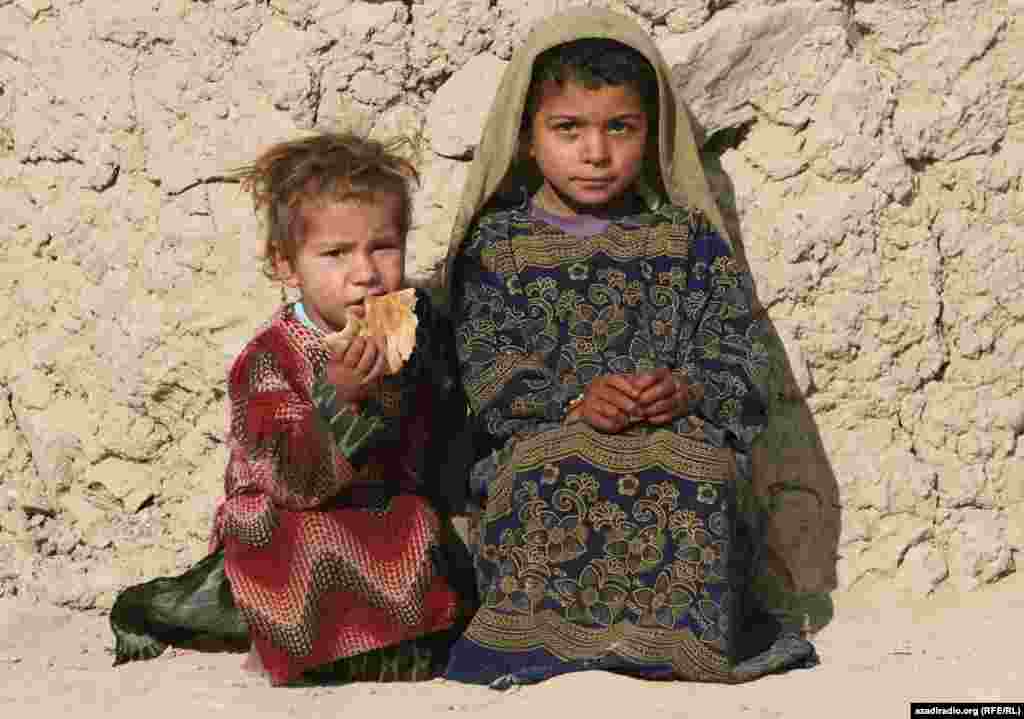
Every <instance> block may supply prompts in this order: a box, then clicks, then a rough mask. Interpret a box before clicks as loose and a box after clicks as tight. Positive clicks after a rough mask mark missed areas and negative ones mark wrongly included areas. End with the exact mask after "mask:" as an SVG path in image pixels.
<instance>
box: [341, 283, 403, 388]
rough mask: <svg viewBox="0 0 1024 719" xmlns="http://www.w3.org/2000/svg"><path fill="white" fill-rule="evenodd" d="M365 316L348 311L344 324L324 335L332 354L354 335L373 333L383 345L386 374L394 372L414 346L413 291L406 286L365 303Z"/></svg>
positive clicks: (354, 336) (368, 298)
mask: <svg viewBox="0 0 1024 719" xmlns="http://www.w3.org/2000/svg"><path fill="white" fill-rule="evenodd" d="M364 308H365V310H366V318H365V319H362V318H359V317H356V316H354V315H353V314H351V313H349V314H348V318H347V320H346V322H345V327H344V328H343V329H342V330H341V331H340V332H334V333H332V334H329V335H327V336H326V337H324V343H325V344H326V345H327V349H328V350H330V351H331V353H332V354H341V353H342V352H344V351H345V350H346V349H348V346H349V343H351V341H352V340H353V339H355V338H356V337H363V336H372V337H376V338H377V339H380V340H382V344H383V345H384V347H385V354H386V357H385V359H386V361H387V370H386V372H387V374H395V373H397V372H398V371H399V370H400V369H402V366H403V365H404V364H405V363H406V362H407V361H408V360H409V357H410V356H411V355H412V351H413V349H414V348H415V347H416V327H417V325H418V324H419V320H418V319H417V318H416V312H415V308H416V290H415V289H413V288H409V289H406V290H399V291H398V292H390V293H388V294H386V295H380V296H377V297H367V298H366V301H365V302H364Z"/></svg>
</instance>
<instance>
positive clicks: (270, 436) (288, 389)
mask: <svg viewBox="0 0 1024 719" xmlns="http://www.w3.org/2000/svg"><path fill="white" fill-rule="evenodd" d="M285 351H293V350H290V348H288V350H285ZM281 352H282V350H281V348H278V347H276V346H271V345H270V343H269V342H257V343H255V344H253V345H250V346H249V347H247V348H246V350H245V352H244V353H243V354H242V356H240V357H239V359H238V360H237V361H236V362H235V365H234V367H233V368H232V371H231V375H230V378H229V387H228V396H229V400H230V405H231V434H230V437H229V450H230V458H229V462H228V468H227V473H226V477H225V490H226V493H227V495H228V496H229V497H231V496H235V495H238V494H247V493H257V494H259V495H262V496H264V497H265V498H266V499H268V500H269V501H270V502H271V503H272V504H273V505H274V506H278V507H283V508H285V509H290V510H304V509H312V508H314V507H317V506H319V505H321V504H323V503H324V502H326V501H328V500H330V499H331V498H332V497H334V496H335V495H337V494H338V493H339V492H340V491H341V490H342V489H344V488H345V487H346V486H348V485H349V484H350V483H351V482H352V480H353V478H354V477H355V467H354V466H353V465H352V463H351V462H350V461H349V460H348V459H347V458H346V457H345V456H344V455H343V454H341V453H339V452H337V451H336V450H335V449H334V447H333V445H332V443H331V442H330V441H329V435H328V433H327V431H325V426H324V423H323V422H322V420H321V419H320V418H319V416H318V415H317V412H316V410H315V408H314V405H313V403H312V402H311V401H310V400H309V398H308V397H307V396H303V394H302V393H300V392H299V391H297V389H296V388H295V387H293V386H292V385H291V384H290V383H289V381H288V380H289V377H288V373H287V371H286V370H285V365H286V364H287V362H288V360H287V358H285V357H282V356H281Z"/></svg>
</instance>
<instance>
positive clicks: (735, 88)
mask: <svg viewBox="0 0 1024 719" xmlns="http://www.w3.org/2000/svg"><path fill="white" fill-rule="evenodd" d="M565 4H566V3H563V2H561V0H527V1H525V2H513V1H512V0H413V1H411V2H373V3H367V2H359V1H352V0H270V1H269V2H266V1H265V0H259V1H257V0H205V1H200V0H149V1H148V2H137V1H136V0H120V1H115V0H0V593H5V594H11V593H20V594H22V595H29V596H37V597H39V598H41V599H43V600H45V601H51V602H55V603H60V604H67V605H70V606H77V607H91V606H100V607H102V606H109V604H110V602H111V600H112V597H113V594H114V592H116V591H117V590H118V589H119V588H120V587H122V586H124V585H125V584H128V583H133V582H135V581H139V580H141V579H144V578H148V577H151V576H154V575H157V574H161V573H168V572H173V571H176V570H178V569H181V568H183V567H185V566H186V565H187V564H188V563H190V562H192V561H193V560H195V559H197V558H198V557H200V556H202V555H203V554H204V552H205V548H206V544H205V543H206V539H207V535H208V531H209V526H210V518H211V513H212V511H213V507H214V504H215V501H216V498H217V496H218V494H219V492H220V487H221V477H222V472H223V468H224V463H225V458H226V453H225V450H224V438H225V437H224V433H225V423H226V415H225V397H224V386H223V380H224V376H225V372H226V368H227V365H228V363H229V362H230V360H231V359H232V357H233V356H234V355H235V353H236V352H237V351H238V349H239V348H240V347H241V345H242V343H243V342H244V341H245V340H246V338H248V337H249V336H250V334H251V332H252V331H253V329H254V328H255V327H256V325H257V324H259V323H260V322H261V321H262V320H263V319H265V317H267V316H268V314H269V313H270V312H271V311H272V310H273V309H274V307H275V306H276V305H277V303H278V302H280V300H281V294H280V290H279V289H278V288H276V287H275V286H273V285H272V284H271V283H269V282H268V281H267V280H266V279H265V278H263V277H262V275H260V273H259V269H258V267H259V264H258V262H259V261H258V257H257V251H258V242H257V225H256V221H255V218H254V217H253V215H252V212H251V209H250V208H249V206H248V205H247V204H246V200H245V198H244V197H243V196H242V195H241V194H240V193H239V191H238V187H237V186H236V185H233V184H229V183H226V182H224V181H223V180H222V176H223V174H224V172H225V171H226V170H227V169H230V168H232V167H234V166H236V165H238V164H239V163H241V162H244V161H245V160H247V159H250V158H251V157H253V155H254V153H255V152H257V151H258V150H259V149H260V148H261V147H263V146H265V145H266V144H268V143H270V142H273V141H276V140H280V139H284V138H288V137H291V136H293V135H295V133H297V132H301V131H303V130H308V129H310V128H313V127H349V128H353V127H355V128H361V129H363V130H365V131H368V132H372V133H374V134H377V135H387V134H390V133H393V132H402V133H405V134H408V135H411V136H413V137H414V138H416V141H417V157H418V161H419V163H420V166H421V168H422V170H423V174H424V179H425V181H424V189H423V190H422V191H420V192H419V193H418V195H417V200H416V217H415V227H414V230H413V233H412V238H411V243H412V244H411V251H410V256H409V263H410V264H409V272H410V274H411V275H413V276H416V277H426V276H428V275H430V274H431V272H432V270H433V268H434V267H435V266H436V265H437V263H438V261H439V259H440V258H441V256H442V254H443V251H444V244H445V242H446V238H447V231H448V225H449V223H450V220H451V216H452V213H453V211H454V209H455V203H456V201H457V198H458V194H459V189H460V186H461V183H462V182H463V180H464V177H465V172H466V169H467V166H468V162H467V160H468V159H469V158H470V157H471V155H472V151H473V148H474V146H475V144H476V142H477V139H478V137H479V133H480V129H481V126H482V121H483V114H484V112H485V111H486V109H487V107H488V105H489V103H490V100H491V97H492V96H493V92H494V90H495V88H496V85H497V82H498V77H499V75H500V71H501V69H502V67H503V66H504V64H505V62H506V61H507V59H508V58H509V56H510V53H511V51H512V50H513V48H514V47H515V46H516V44H517V43H518V42H519V40H520V38H521V37H522V34H523V32H524V30H525V28H527V27H528V26H529V25H530V23H531V22H532V21H533V20H534V19H535V18H537V17H540V16H542V15H544V14H546V13H548V12H550V11H551V10H553V9H556V8H559V7H562V6H564V5H565ZM612 6H613V7H615V8H616V9H619V10H621V11H622V12H625V13H627V14H630V15H632V16H634V17H636V18H637V19H638V20H639V21H640V22H641V23H642V24H644V25H645V26H646V27H647V28H648V29H649V30H650V31H651V32H652V33H653V34H654V35H655V37H656V38H657V40H658V43H659V45H660V46H661V47H662V49H663V51H664V53H665V55H666V57H667V58H668V60H669V62H670V64H671V65H672V67H673V72H674V81H675V83H676V85H677V87H678V88H679V89H680V93H681V95H682V96H683V97H684V98H685V99H686V100H687V101H688V102H689V103H690V105H691V107H692V109H693V111H694V113H695V115H696V116H697V118H698V119H699V121H700V123H701V125H702V126H703V128H704V131H705V139H706V144H705V151H706V156H707V161H708V167H709V170H710V171H711V172H712V173H713V176H714V179H715V185H716V188H717V189H718V190H719V191H720V199H721V201H722V204H723V206H725V207H726V209H727V210H728V211H730V212H731V214H732V220H733V222H734V223H735V225H734V228H735V231H736V234H737V235H738V236H740V237H741V238H742V244H743V247H744V248H745V254H746V258H747V260H748V262H749V263H750V265H751V266H752V268H753V271H754V274H755V277H756V281H757V288H758V295H759V299H760V301H761V303H762V304H763V305H764V307H766V308H767V310H768V314H769V317H770V318H771V321H772V325H773V327H774V329H775V335H776V338H777V340H778V343H777V347H776V349H777V351H776V353H775V358H776V370H777V372H776V381H775V385H774V387H773V396H772V401H773V405H774V410H775V414H776V417H777V418H778V419H777V421H776V422H775V424H774V425H773V428H772V430H771V431H770V432H769V434H768V436H767V437H766V438H765V440H764V442H762V444H761V446H760V447H759V448H758V452H757V453H756V455H755V474H756V476H757V482H758V488H759V493H760V494H761V496H762V498H764V499H766V500H767V501H768V503H769V504H770V505H771V506H772V507H773V509H774V514H773V517H774V519H773V524H772V527H771V529H770V538H771V541H772V545H773V556H774V559H773V560H772V561H773V562H774V564H775V568H776V570H777V572H776V573H777V574H778V575H779V576H782V577H784V579H785V582H786V583H788V584H790V585H791V588H795V589H796V590H797V591H798V592H801V593H804V594H807V595H812V594H818V595H821V594H824V593H827V592H828V591H830V590H832V589H839V590H840V591H847V590H851V589H853V588H856V587H858V586H869V585H879V586H883V587H886V588H890V589H891V590H892V591H894V592H895V591H909V592H911V593H914V594H927V593H929V592H931V591H934V590H936V589H937V588H938V589H944V588H948V589H946V590H948V591H967V590H970V589H973V588H975V587H977V586H979V585H980V584H984V583H987V582H991V581H994V580H996V579H998V578H999V577H1000V576H1002V575H1005V574H1007V573H1009V572H1012V571H1013V570H1014V568H1015V561H1019V559H1020V556H1021V554H1020V553H1021V551H1022V550H1024V436H1022V433H1024V387H1022V385H1024V322H1022V320H1024V188H1022V180H1021V174H1022V169H1024V53H1022V52H1020V49H1021V48H1022V47H1024V2H1021V0H954V1H951V2H941V1H940V0H877V1H876V2H860V1H856V2H855V1H853V0H849V1H848V2H829V1H821V2H814V1H812V0H774V1H772V0H740V1H739V2H732V3H730V2H721V1H720V0H676V1H674V2H673V1H670V0H629V1H627V2H624V3H622V2H617V3H613V4H612Z"/></svg>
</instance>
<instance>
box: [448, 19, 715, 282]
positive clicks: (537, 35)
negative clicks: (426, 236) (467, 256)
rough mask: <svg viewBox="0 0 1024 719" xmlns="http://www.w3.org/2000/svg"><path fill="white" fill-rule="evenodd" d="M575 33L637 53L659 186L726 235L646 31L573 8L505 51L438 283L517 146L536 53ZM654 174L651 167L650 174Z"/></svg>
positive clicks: (684, 113) (689, 130)
mask: <svg viewBox="0 0 1024 719" xmlns="http://www.w3.org/2000/svg"><path fill="white" fill-rule="evenodd" d="M583 38H604V39H610V40H617V41H618V42H621V43H623V44H625V45H629V46H630V47H632V48H634V49H636V50H637V51H639V52H640V53H641V54H642V55H643V56H644V57H645V58H647V61H648V62H650V63H651V66H652V67H653V68H654V71H655V73H656V74H657V76H658V122H659V127H658V165H659V169H660V183H659V184H660V185H663V187H658V188H656V189H657V190H663V191H664V192H665V193H666V194H667V195H668V199H669V201H670V202H672V204H674V205H678V206H681V207H694V208H697V209H700V210H702V211H703V212H704V214H705V215H706V216H707V218H708V219H709V220H710V221H711V223H712V224H713V225H714V226H715V227H716V228H717V229H718V231H719V232H720V233H721V235H722V237H723V238H724V239H725V240H726V242H728V241H729V235H728V232H727V231H726V227H725V223H724V222H723V221H722V215H721V212H720V211H719V209H718V205H717V204H716V203H715V200H714V196H713V195H712V194H711V190H710V188H709V187H708V181H707V178H706V177H705V176H704V168H703V166H702V165H701V162H700V155H699V153H698V150H697V142H696V139H695V137H694V132H693V127H692V119H691V115H690V111H689V109H688V108H687V107H686V106H685V105H684V104H683V103H682V102H680V101H678V100H677V99H676V95H675V92H674V91H673V89H672V85H671V83H670V82H669V69H668V66H667V65H666V64H665V60H664V58H663V57H662V56H661V53H660V52H659V51H658V48H657V47H656V46H655V44H654V41H653V40H652V39H651V37H650V36H649V35H648V34H647V33H646V32H644V29H643V28H642V27H640V26H639V25H638V24H636V23H635V22H634V21H633V20H631V19H629V18H628V17H626V16H624V15H620V14H618V13H614V12H611V11H609V10H603V9H599V8H587V7H577V8H573V9H571V10H567V11H565V12H562V13H558V14H556V15H552V16H551V17H549V18H547V19H545V20H542V21H541V22H539V23H538V24H537V25H535V26H534V27H533V28H532V29H531V30H530V34H529V35H528V36H527V37H526V41H525V42H524V43H523V45H522V46H521V47H520V48H519V49H518V50H517V51H516V52H515V54H514V55H513V56H512V60H511V62H510V63H509V65H508V67H507V68H506V69H505V74H504V75H503V76H502V78H501V84H500V85H499V86H498V92H497V94H496V95H495V98H494V104H493V105H492V106H491V112H490V115H489V116H488V118H487V124H486V125H485V126H484V131H483V136H482V138H481V140H480V145H479V146H478V147H477V149H476V153H475V155H474V157H473V163H472V165H470V169H469V176H468V178H467V180H466V184H465V185H464V187H463V190H462V200H461V203H460V205H459V211H458V214H456V216H455V224H454V225H453V227H452V234H451V240H450V241H449V244H448V258H447V261H446V263H445V272H444V278H443V281H444V285H445V287H447V286H448V283H449V282H450V280H451V267H452V263H453V261H454V259H455V256H456V254H457V252H458V249H459V247H460V246H461V245H462V241H463V239H464V238H465V235H466V231H467V230H468V229H469V226H470V224H471V223H472V221H473V218H474V217H475V216H476V213H477V212H479V211H480V209H481V208H483V207H484V205H485V204H486V203H487V202H488V200H490V199H491V198H492V197H493V196H494V195H495V193H496V192H497V191H498V189H499V187H501V185H502V183H503V181H504V180H505V177H506V174H507V173H508V172H509V170H510V169H511V168H512V165H513V162H514V161H515V159H516V157H517V154H518V152H519V147H518V144H519V134H520V126H521V121H522V114H523V109H524V107H525V105H526V95H527V92H528V91H529V89H530V77H531V75H532V73H533V63H534V61H535V60H536V59H537V56H538V55H539V54H540V53H542V52H544V51H545V50H548V49H550V48H552V47H555V46H556V45H561V44H563V43H567V42H571V41H573V40H580V39H583ZM658 175H659V173H652V176H653V178H654V179H657V178H658Z"/></svg>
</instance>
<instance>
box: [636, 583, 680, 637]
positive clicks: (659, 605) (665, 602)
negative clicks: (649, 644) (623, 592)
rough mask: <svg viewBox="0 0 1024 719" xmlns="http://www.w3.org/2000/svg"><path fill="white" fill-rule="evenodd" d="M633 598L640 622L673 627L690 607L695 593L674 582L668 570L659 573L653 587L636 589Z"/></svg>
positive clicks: (646, 624)
mask: <svg viewBox="0 0 1024 719" xmlns="http://www.w3.org/2000/svg"><path fill="white" fill-rule="evenodd" d="M632 599H633V601H634V602H635V604H636V607H637V609H639V614H640V618H639V620H638V622H637V623H638V624H640V625H643V626H655V625H660V626H663V627H673V626H675V625H676V623H677V622H678V621H679V618H680V617H682V616H683V615H684V614H685V613H686V610H687V609H689V608H690V605H691V604H692V603H693V594H692V593H691V592H690V591H688V590H687V588H686V587H685V586H683V585H682V584H680V583H678V582H673V581H672V577H671V575H670V574H669V573H668V572H662V573H661V574H659V575H658V579H657V580H656V581H655V583H654V588H653V589H652V588H650V587H640V588H639V589H634V590H633V593H632Z"/></svg>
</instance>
